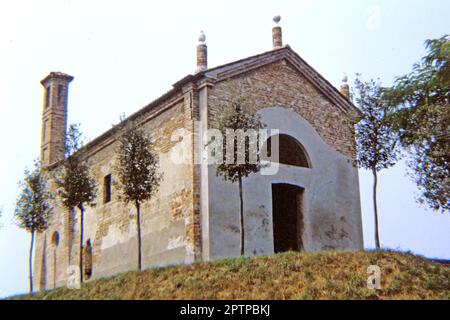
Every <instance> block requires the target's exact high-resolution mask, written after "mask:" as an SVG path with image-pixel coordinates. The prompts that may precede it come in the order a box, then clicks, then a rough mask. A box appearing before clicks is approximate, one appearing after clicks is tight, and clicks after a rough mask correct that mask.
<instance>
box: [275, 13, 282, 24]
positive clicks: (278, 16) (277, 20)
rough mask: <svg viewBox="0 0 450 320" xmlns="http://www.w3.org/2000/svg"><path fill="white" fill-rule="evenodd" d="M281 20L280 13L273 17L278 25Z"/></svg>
mask: <svg viewBox="0 0 450 320" xmlns="http://www.w3.org/2000/svg"><path fill="white" fill-rule="evenodd" d="M280 20H281V16H280V15H276V16H275V17H273V22H275V23H276V24H277V25H278V24H279V23H280Z"/></svg>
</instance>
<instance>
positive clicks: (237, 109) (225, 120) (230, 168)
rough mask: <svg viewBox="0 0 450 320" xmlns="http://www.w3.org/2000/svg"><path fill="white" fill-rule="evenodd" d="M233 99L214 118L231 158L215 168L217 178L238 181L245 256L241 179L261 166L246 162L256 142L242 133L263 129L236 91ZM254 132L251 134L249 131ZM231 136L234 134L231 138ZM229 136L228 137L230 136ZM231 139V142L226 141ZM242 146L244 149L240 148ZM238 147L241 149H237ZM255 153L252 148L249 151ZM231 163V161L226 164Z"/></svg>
mask: <svg viewBox="0 0 450 320" xmlns="http://www.w3.org/2000/svg"><path fill="white" fill-rule="evenodd" d="M233 94H234V97H233V98H231V99H230V101H228V102H226V103H225V104H224V105H223V106H222V107H221V109H222V111H223V112H222V113H221V115H220V116H219V117H218V119H217V125H218V129H219V131H220V132H221V134H222V136H223V137H225V138H226V139H227V141H229V142H225V143H224V144H223V145H224V155H225V154H227V143H228V144H231V143H233V146H232V147H231V146H229V148H230V151H232V154H231V156H232V159H229V156H228V155H227V156H226V159H225V161H222V163H219V164H218V165H217V171H216V172H217V175H218V176H222V177H223V178H224V179H225V181H231V182H232V183H235V182H238V186H239V222H240V254H241V256H242V255H244V254H245V226H244V198H243V187H242V179H243V178H244V177H248V176H249V175H250V174H251V173H256V172H258V171H260V169H261V165H260V161H259V157H258V158H257V159H256V160H257V161H250V158H251V156H252V155H251V149H252V144H255V143H256V144H257V143H258V141H257V140H254V139H251V138H250V137H249V136H248V135H245V132H249V130H259V129H262V128H264V125H263V124H262V123H261V121H260V118H259V116H258V115H257V114H256V113H253V112H251V110H252V109H251V104H250V102H249V100H248V98H247V97H245V96H244V95H242V94H241V93H240V92H239V91H238V90H236V89H233ZM253 132H255V131H253ZM235 133H237V134H236V135H235ZM230 135H232V136H230ZM230 137H231V138H232V140H231V139H230ZM243 146H245V147H243ZM240 148H241V149H240ZM253 150H256V148H253ZM240 151H241V152H242V151H243V152H244V153H243V156H244V157H245V158H244V159H243V160H245V161H239V152H240ZM230 160H231V161H230Z"/></svg>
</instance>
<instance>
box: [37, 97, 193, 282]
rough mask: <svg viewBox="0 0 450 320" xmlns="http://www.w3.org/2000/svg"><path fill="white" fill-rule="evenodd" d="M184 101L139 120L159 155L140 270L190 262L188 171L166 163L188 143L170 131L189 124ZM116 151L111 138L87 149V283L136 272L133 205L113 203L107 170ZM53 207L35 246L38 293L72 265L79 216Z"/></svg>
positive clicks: (144, 211)
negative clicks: (90, 196)
mask: <svg viewBox="0 0 450 320" xmlns="http://www.w3.org/2000/svg"><path fill="white" fill-rule="evenodd" d="M184 102H185V101H184V99H182V98H178V99H177V100H176V101H175V102H174V103H173V105H172V106H165V110H163V109H162V108H161V110H158V109H159V107H158V108H155V112H156V111H158V113H157V114H156V113H155V112H148V113H147V114H144V115H143V118H142V119H145V120H144V122H145V123H143V124H142V126H143V127H144V128H145V131H146V132H147V133H148V134H149V135H150V136H151V137H152V140H153V141H154V149H155V151H156V152H157V153H158V154H159V160H160V169H159V171H160V173H161V174H162V181H161V185H160V187H159V189H158V191H157V193H156V194H155V195H154V197H153V198H152V199H151V200H150V201H148V202H145V203H144V204H143V205H142V207H141V228H142V229H141V230H142V263H143V268H148V267H150V266H158V265H167V264H177V263H190V262H192V261H194V259H195V239H194V237H195V235H194V234H193V232H194V230H193V229H194V228H193V227H192V225H193V224H194V215H193V210H194V209H193V198H194V195H193V187H192V185H193V166H192V165H191V164H176V163H173V162H172V159H171V153H172V152H173V151H174V149H175V148H191V146H190V145H189V142H188V143H186V144H182V145H180V144H177V143H176V141H172V139H171V137H172V133H173V132H174V131H175V130H177V129H180V128H185V127H186V126H187V125H189V123H190V122H189V121H185V110H184V109H185V104H184ZM189 107H190V106H189ZM153 113H155V115H156V116H154V115H152V114H153ZM117 147H118V143H117V142H116V141H115V140H114V138H110V142H108V143H104V145H100V146H98V144H97V145H95V146H92V148H91V149H92V151H90V153H91V155H90V157H89V160H88V161H89V164H90V167H91V172H92V175H93V176H94V177H95V179H96V181H97V183H98V190H97V198H96V201H95V205H94V206H92V207H88V208H86V211H85V226H84V244H86V242H87V241H88V240H90V242H91V244H92V251H93V257H92V265H93V274H92V277H91V279H95V278H98V277H103V276H108V275H112V274H116V273H118V272H123V271H127V270H133V269H136V267H137V238H136V236H137V233H136V224H135V214H136V212H135V209H134V206H132V205H127V204H124V203H123V202H121V201H120V199H119V198H118V195H119V190H118V177H117V174H115V172H114V169H113V168H114V165H115V161H116V156H115V154H116V149H117ZM188 153H189V152H188ZM57 170H58V168H56V169H54V170H53V171H52V173H55V172H56V171H57ZM108 174H111V175H112V199H111V201H110V202H108V203H104V199H103V191H104V190H103V179H104V177H105V176H106V175H108ZM52 189H53V190H54V185H53V183H52ZM54 208H55V215H54V216H53V219H52V222H51V225H50V228H49V229H48V230H47V231H46V232H44V233H42V234H40V235H38V237H37V241H36V252H35V275H34V278H35V283H36V284H37V287H38V288H44V287H45V288H47V289H49V288H53V287H54V286H61V285H65V284H66V281H67V277H68V268H69V266H75V267H76V266H77V265H78V253H79V249H78V241H79V232H80V223H79V211H78V210H77V211H75V212H73V213H68V212H67V211H66V210H64V209H63V208H61V207H60V205H59V203H58V202H56V203H55V204H54ZM55 232H58V234H59V238H60V241H59V243H58V245H55V243H52V236H53V235H54V233H55Z"/></svg>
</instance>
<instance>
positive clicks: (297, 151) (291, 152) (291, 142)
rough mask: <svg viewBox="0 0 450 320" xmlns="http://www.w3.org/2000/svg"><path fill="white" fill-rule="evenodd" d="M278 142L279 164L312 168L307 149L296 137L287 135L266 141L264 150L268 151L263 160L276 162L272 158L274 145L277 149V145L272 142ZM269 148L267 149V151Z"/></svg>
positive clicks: (273, 137)
mask: <svg viewBox="0 0 450 320" xmlns="http://www.w3.org/2000/svg"><path fill="white" fill-rule="evenodd" d="M277 140H278V157H279V159H278V161H277V162H278V163H280V164H287V165H291V166H297V167H304V168H311V164H310V161H309V157H308V155H307V154H306V151H305V148H304V147H303V146H302V144H301V143H300V142H299V141H298V140H297V139H295V138H294V137H292V136H290V135H287V134H279V135H276V136H272V137H270V138H269V139H267V141H266V145H263V148H262V150H263V151H264V150H267V157H261V158H262V159H263V160H271V161H276V159H271V158H272V145H273V147H274V148H275V147H276V145H275V143H273V142H272V141H277ZM266 146H267V149H265V148H266Z"/></svg>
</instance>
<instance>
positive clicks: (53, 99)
mask: <svg viewBox="0 0 450 320" xmlns="http://www.w3.org/2000/svg"><path fill="white" fill-rule="evenodd" d="M72 80H73V77H72V76H69V75H67V74H64V73H61V72H51V73H50V74H49V75H48V76H46V77H45V78H44V79H43V80H42V81H41V84H42V85H43V86H44V109H43V111H42V138H41V162H42V165H43V166H44V167H47V166H49V165H52V164H54V163H56V162H58V161H60V160H62V159H64V146H65V139H66V130H67V98H68V93H69V83H70V82H71V81H72Z"/></svg>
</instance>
